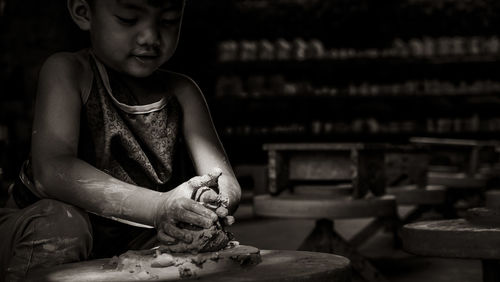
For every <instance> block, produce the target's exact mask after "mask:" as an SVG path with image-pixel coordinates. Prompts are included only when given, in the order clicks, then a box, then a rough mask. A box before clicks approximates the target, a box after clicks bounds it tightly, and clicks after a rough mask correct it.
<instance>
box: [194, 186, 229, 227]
mask: <svg viewBox="0 0 500 282" xmlns="http://www.w3.org/2000/svg"><path fill="white" fill-rule="evenodd" d="M194 196H195V197H194V198H195V200H196V201H197V202H201V203H203V204H204V205H205V207H207V208H209V209H211V210H212V211H214V212H215V213H216V214H217V216H218V217H219V218H220V219H221V220H222V222H223V223H224V224H225V225H227V226H230V225H232V224H233V223H234V217H233V216H231V215H228V214H229V210H228V209H227V205H228V199H227V198H225V197H223V196H222V195H220V194H217V193H216V192H215V191H214V190H213V189H211V188H208V187H202V188H200V189H198V191H197V193H196V194H195V195H194ZM221 202H222V204H221Z"/></svg>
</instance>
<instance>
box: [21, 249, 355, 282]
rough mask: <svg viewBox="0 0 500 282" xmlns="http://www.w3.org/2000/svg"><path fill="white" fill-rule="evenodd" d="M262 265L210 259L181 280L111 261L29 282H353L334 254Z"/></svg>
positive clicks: (268, 255) (270, 253) (268, 257)
mask: <svg viewBox="0 0 500 282" xmlns="http://www.w3.org/2000/svg"><path fill="white" fill-rule="evenodd" d="M260 255H261V259H262V261H261V262H260V263H258V264H250V265H245V264H244V263H241V262H238V260H236V259H234V258H233V257H231V256H224V257H221V258H219V259H218V260H217V261H213V260H210V259H208V260H207V261H206V262H205V263H204V264H203V265H202V267H194V268H195V272H196V273H195V275H193V276H191V277H185V278H182V279H181V278H180V270H179V267H175V266H169V267H164V268H149V269H148V271H147V272H146V271H145V270H144V268H143V269H142V271H140V269H139V270H138V271H134V272H130V271H118V270H117V269H116V266H113V265H112V264H111V263H110V259H100V260H92V261H86V262H80V263H72V264H65V265H61V266H58V267H55V268H51V269H50V270H47V269H44V270H39V271H37V272H33V273H31V274H30V276H29V279H28V281H50V282H62V281H64V282H68V281H71V282H86V281H104V282H110V281H120V282H127V281H178V280H181V281H214V282H233V281H236V282H237V281H245V282H249V281H278V282H279V281H287V282H295V281H304V282H306V281H311V282H314V281H332V282H348V281H351V270H350V263H349V260H348V259H346V258H344V257H341V256H337V255H332V254H325V253H314V252H300V251H281V250H261V251H260ZM96 279H97V280H96Z"/></svg>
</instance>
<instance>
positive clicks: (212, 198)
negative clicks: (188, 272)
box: [159, 187, 234, 254]
mask: <svg viewBox="0 0 500 282" xmlns="http://www.w3.org/2000/svg"><path fill="white" fill-rule="evenodd" d="M215 189H216V188H215ZM215 189H214V188H210V187H201V188H200V189H198V190H197V191H195V192H194V193H193V200H196V201H198V202H200V203H203V205H204V206H205V207H207V208H209V209H211V210H212V211H214V212H216V213H217V214H219V216H220V214H221V212H220V210H221V209H224V210H226V213H225V214H224V216H226V215H227V209H226V208H227V205H228V202H229V200H228V199H227V197H224V196H222V195H220V194H217V193H216V190H215ZM228 218H230V219H231V220H233V221H234V219H233V218H232V217H228ZM231 224H232V223H231ZM177 226H178V227H180V228H182V229H187V230H190V232H191V234H192V235H193V241H192V242H191V243H184V242H181V241H179V242H176V243H174V244H169V245H161V246H160V247H159V249H160V250H161V252H162V253H165V252H166V253H192V254H196V253H203V252H214V251H219V250H221V249H223V248H225V247H226V246H227V244H228V243H229V241H231V240H232V239H233V235H232V234H231V233H229V232H227V231H226V230H225V229H224V222H223V221H222V220H219V221H218V222H217V223H216V224H215V225H214V226H212V227H210V228H208V229H201V228H198V227H196V226H192V225H189V224H183V223H179V224H177Z"/></svg>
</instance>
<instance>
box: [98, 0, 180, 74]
mask: <svg viewBox="0 0 500 282" xmlns="http://www.w3.org/2000/svg"><path fill="white" fill-rule="evenodd" d="M150 2H152V1H148V0H94V3H93V5H92V6H93V7H92V8H91V22H90V24H91V25H90V37H91V42H92V48H93V50H94V52H95V54H96V55H97V57H99V59H100V60H102V61H103V62H104V63H105V64H106V65H107V66H108V67H110V68H112V69H114V70H116V71H118V72H121V73H124V74H127V75H131V76H134V77H146V76H149V75H150V74H152V73H153V72H154V71H155V70H156V69H157V68H158V67H160V66H161V65H162V64H163V63H165V62H166V61H167V60H168V59H169V58H170V57H171V56H172V55H173V53H174V51H175V48H176V47H177V42H178V39H179V31H180V25H181V20H182V13H183V4H182V3H183V2H182V1H169V0H166V1H156V2H159V3H158V4H157V5H152V4H150ZM156 2H155V3H156ZM174 3H177V4H174Z"/></svg>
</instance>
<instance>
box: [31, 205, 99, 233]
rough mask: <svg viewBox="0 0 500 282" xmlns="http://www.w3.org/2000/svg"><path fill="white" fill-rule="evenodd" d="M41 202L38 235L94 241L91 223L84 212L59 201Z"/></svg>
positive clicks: (37, 225)
mask: <svg viewBox="0 0 500 282" xmlns="http://www.w3.org/2000/svg"><path fill="white" fill-rule="evenodd" d="M39 202H40V209H39V211H38V212H39V213H40V217H39V218H38V219H37V221H38V222H37V223H36V229H37V231H36V232H37V233H40V234H47V235H49V236H50V235H54V236H55V237H62V238H79V239H82V240H89V241H90V242H91V241H92V240H91V239H92V238H91V236H92V235H91V225H90V221H89V218H88V215H87V213H86V212H85V211H84V210H82V209H80V208H77V207H75V206H72V205H69V204H66V203H63V202H60V201H57V200H50V199H43V200H40V201H39ZM90 242H89V243H90Z"/></svg>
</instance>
